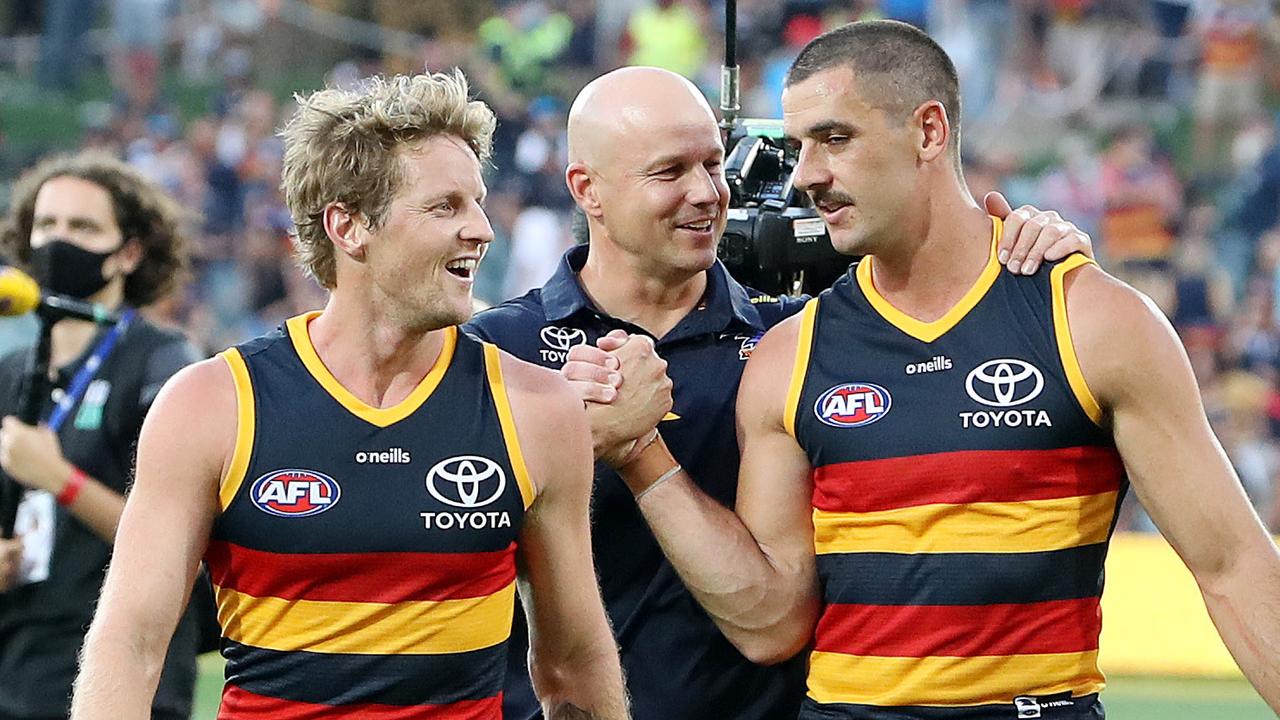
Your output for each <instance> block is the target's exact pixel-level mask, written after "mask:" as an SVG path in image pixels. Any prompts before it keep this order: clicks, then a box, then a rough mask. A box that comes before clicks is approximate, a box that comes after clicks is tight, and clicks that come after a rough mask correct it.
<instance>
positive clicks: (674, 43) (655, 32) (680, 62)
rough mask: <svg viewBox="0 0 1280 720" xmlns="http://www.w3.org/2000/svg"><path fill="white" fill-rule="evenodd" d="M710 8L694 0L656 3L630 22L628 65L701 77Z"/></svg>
mask: <svg viewBox="0 0 1280 720" xmlns="http://www.w3.org/2000/svg"><path fill="white" fill-rule="evenodd" d="M708 25H709V23H708V17H707V8H706V6H705V5H704V4H703V3H700V2H693V1H692V0H653V2H652V3H646V4H644V5H641V6H640V7H638V8H636V9H635V10H634V11H632V13H631V18H630V20H629V21H628V22H627V30H626V34H625V35H624V36H623V42H622V47H623V52H624V53H626V57H627V64H628V65H650V66H653V67H660V68H665V69H667V70H670V71H671V72H674V73H679V74H681V75H683V76H685V77H686V78H689V79H691V80H693V79H696V78H697V77H698V74H699V71H701V69H702V65H703V63H705V62H706V61H707V28H708Z"/></svg>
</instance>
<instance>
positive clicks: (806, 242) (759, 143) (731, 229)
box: [717, 119, 850, 295]
mask: <svg viewBox="0 0 1280 720" xmlns="http://www.w3.org/2000/svg"><path fill="white" fill-rule="evenodd" d="M782 138H783V133H782V121H781V120H756V119H742V120H738V121H737V122H735V123H734V125H733V130H732V132H731V133H730V136H729V140H728V143H727V144H728V145H729V147H730V150H729V154H728V156H727V157H726V158H725V164H724V173H725V180H727V181H728V183H729V191H730V196H729V213H728V224H727V225H726V227H725V231H724V236H723V237H722V238H721V240H720V246H719V248H718V249H717V254H718V255H719V256H720V260H721V262H723V263H724V264H725V267H727V268H728V269H729V272H730V273H732V274H733V276H734V277H735V278H737V279H738V280H739V281H740V282H742V283H743V284H745V285H749V286H751V287H754V288H756V289H757V290H761V291H763V292H766V293H769V294H771V295H782V294H797V293H807V294H810V295H813V294H816V293H818V292H820V291H822V290H824V289H826V288H827V287H830V285H831V283H833V282H835V280H836V279H837V278H839V277H840V275H842V274H843V273H844V271H845V269H846V268H848V266H849V262H850V258H849V257H846V256H844V255H841V254H839V253H837V252H836V251H835V250H834V249H833V248H832V247H831V238H830V236H828V234H827V227H826V223H824V222H823V220H822V218H821V217H819V216H818V213H817V212H816V211H815V210H814V209H813V205H812V203H811V202H810V201H809V197H808V195H806V194H805V193H803V192H798V191H796V189H795V188H794V187H793V185H792V173H793V172H794V170H795V166H796V156H795V153H794V152H793V151H790V150H788V149H787V147H786V144H785V143H784V142H783V139H782Z"/></svg>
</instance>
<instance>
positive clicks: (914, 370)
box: [907, 355, 951, 375]
mask: <svg viewBox="0 0 1280 720" xmlns="http://www.w3.org/2000/svg"><path fill="white" fill-rule="evenodd" d="M950 369H951V358H949V357H947V356H946V355H937V356H935V357H932V358H930V359H929V361H928V362H918V363H911V364H909V365H907V374H908V375H919V374H920V373H931V372H940V371H942V370H950Z"/></svg>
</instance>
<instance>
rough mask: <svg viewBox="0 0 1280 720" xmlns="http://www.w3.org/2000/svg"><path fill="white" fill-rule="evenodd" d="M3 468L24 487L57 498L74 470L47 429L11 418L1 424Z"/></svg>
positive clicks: (0, 455) (0, 462)
mask: <svg viewBox="0 0 1280 720" xmlns="http://www.w3.org/2000/svg"><path fill="white" fill-rule="evenodd" d="M0 468H4V471H5V472H6V473H8V474H9V477H11V478H13V479H14V480H17V481H18V482H19V483H21V484H22V485H25V486H26V487H29V488H32V489H35V490H47V491H49V492H51V493H53V494H54V495H57V494H58V493H60V492H62V488H63V486H64V485H66V484H67V480H69V479H70V478H71V472H72V470H73V469H74V468H73V467H72V466H71V463H69V462H67V459H66V458H65V457H63V455H62V444H61V443H59V442H58V436H57V435H54V434H53V431H52V430H50V429H49V428H48V426H46V425H40V426H38V427H32V426H30V425H27V424H26V423H24V422H22V421H21V420H19V419H18V418H16V417H14V416H12V415H10V416H9V417H6V418H5V419H4V420H3V421H0Z"/></svg>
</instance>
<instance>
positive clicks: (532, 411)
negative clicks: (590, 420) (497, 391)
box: [498, 350, 591, 491]
mask: <svg viewBox="0 0 1280 720" xmlns="http://www.w3.org/2000/svg"><path fill="white" fill-rule="evenodd" d="M498 359H499V363H500V364H501V367H502V376H503V384H504V385H505V387H506V392H507V397H508V399H509V401H510V403H511V414H512V416H513V418H514V420H515V424H516V433H517V434H518V436H519V438H520V446H521V448H522V449H523V451H524V454H525V460H526V461H527V462H528V465H529V472H530V473H531V474H532V475H533V480H534V485H535V486H537V488H538V489H539V491H541V490H542V489H544V488H545V487H546V484H547V483H548V482H549V481H551V480H552V479H553V478H557V477H563V476H564V475H565V473H562V472H559V467H560V465H561V464H563V463H567V462H574V461H577V460H582V461H583V462H585V464H586V465H587V466H588V467H589V466H590V458H591V431H590V429H589V426H588V425H587V416H586V413H585V412H584V411H583V408H582V400H581V399H580V398H579V397H578V395H577V393H575V392H574V391H573V388H572V387H570V385H569V381H568V380H566V379H565V378H564V377H563V376H562V375H561V374H560V373H558V372H555V371H554V370H548V369H547V368H544V367H540V366H538V365H534V364H533V363H529V362H525V361H524V360H521V359H519V358H517V357H515V356H513V355H511V354H509V353H507V352H505V351H502V350H499V351H498ZM588 475H589V473H588Z"/></svg>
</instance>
